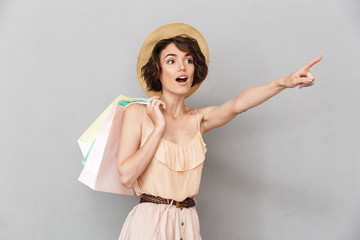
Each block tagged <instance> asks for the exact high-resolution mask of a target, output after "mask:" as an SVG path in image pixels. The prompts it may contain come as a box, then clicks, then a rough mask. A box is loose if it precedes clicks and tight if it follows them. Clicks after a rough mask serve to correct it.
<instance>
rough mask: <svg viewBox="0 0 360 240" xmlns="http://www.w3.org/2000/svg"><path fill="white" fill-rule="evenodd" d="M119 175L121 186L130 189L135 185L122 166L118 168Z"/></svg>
mask: <svg viewBox="0 0 360 240" xmlns="http://www.w3.org/2000/svg"><path fill="white" fill-rule="evenodd" d="M118 173H119V176H120V182H121V185H123V186H124V187H126V188H129V189H130V188H132V187H133V185H134V181H132V180H131V179H130V177H129V175H128V174H126V173H124V171H123V168H122V167H121V166H118Z"/></svg>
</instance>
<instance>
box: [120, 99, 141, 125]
mask: <svg viewBox="0 0 360 240" xmlns="http://www.w3.org/2000/svg"><path fill="white" fill-rule="evenodd" d="M145 113H146V108H145V105H144V104H139V103H131V104H130V105H128V106H127V107H126V108H125V113H124V120H125V119H126V121H127V122H131V124H132V126H134V125H137V126H140V125H142V122H143V119H144V117H145Z"/></svg>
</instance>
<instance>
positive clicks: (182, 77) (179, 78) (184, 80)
mask: <svg viewBox="0 0 360 240" xmlns="http://www.w3.org/2000/svg"><path fill="white" fill-rule="evenodd" d="M176 81H177V82H186V81H187V77H185V76H181V77H178V78H177V79H176Z"/></svg>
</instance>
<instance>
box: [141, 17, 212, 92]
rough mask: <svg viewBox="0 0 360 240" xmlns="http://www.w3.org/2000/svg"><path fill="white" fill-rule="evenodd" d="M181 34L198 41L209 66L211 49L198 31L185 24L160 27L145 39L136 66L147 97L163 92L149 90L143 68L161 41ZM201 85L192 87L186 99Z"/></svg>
mask: <svg viewBox="0 0 360 240" xmlns="http://www.w3.org/2000/svg"><path fill="white" fill-rule="evenodd" d="M181 34H186V35H188V36H190V37H192V38H195V39H196V40H197V41H198V44H199V47H200V50H201V52H202V53H203V54H204V56H205V59H206V65H207V66H209V48H208V45H207V43H206V41H205V38H204V37H203V36H202V35H201V33H200V32H199V31H198V30H196V29H195V28H194V27H192V26H190V25H187V24H184V23H170V24H167V25H164V26H161V27H159V28H158V29H156V30H155V31H153V32H152V33H151V34H150V35H149V36H148V37H147V38H146V39H145V41H144V43H143V45H142V47H141V49H140V52H139V56H138V60H137V65H136V72H137V78H138V80H139V83H140V86H141V88H142V90H143V91H144V92H145V93H146V95H148V96H149V97H153V96H160V94H161V92H156V91H148V90H147V85H146V82H145V81H144V78H143V77H142V76H141V68H142V67H143V66H144V65H145V64H146V63H147V62H148V61H149V59H150V57H151V54H152V51H153V49H154V47H155V45H156V44H157V43H158V42H159V41H160V40H162V39H166V38H171V37H175V36H177V35H181ZM200 85H201V83H199V84H195V85H194V86H192V87H191V89H190V91H189V92H188V94H187V95H186V97H189V96H191V95H192V94H193V93H194V92H195V91H196V90H197V89H198V88H199V87H200Z"/></svg>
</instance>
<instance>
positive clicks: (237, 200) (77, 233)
mask: <svg viewBox="0 0 360 240" xmlns="http://www.w3.org/2000/svg"><path fill="white" fill-rule="evenodd" d="M359 13H360V4H359V1H355V0H353V1H350V0H345V1H335V0H327V1H325V0H321V1H314V0H302V1H285V0H271V1H258V0H255V1H254V0H252V1H222V2H220V1H145V0H144V1H126V2H125V1H120V0H119V1H93V0H78V1H73V0H72V1H70V0H61V1H60V0H58V1H45V0H43V1H40V0H33V1H25V0H24V1H10V0H1V1H0V79H1V87H0V91H1V94H0V102H1V109H0V110H1V111H0V112H1V118H0V121H1V122H0V126H1V129H0V130H1V138H0V141H1V142H0V144H1V167H0V190H1V192H0V239H117V237H118V235H119V233H120V230H121V227H122V224H123V222H124V220H125V218H126V216H127V214H128V212H129V211H130V210H131V209H132V208H133V207H134V205H135V204H137V202H138V198H137V197H129V196H121V195H115V194H108V193H101V192H95V191H93V190H91V189H90V188H88V187H87V186H85V185H83V184H82V183H80V182H78V181H77V178H78V176H79V174H80V172H81V169H82V164H81V160H82V156H81V152H80V149H79V148H78V145H77V142H76V141H77V139H78V137H80V135H81V134H82V133H83V132H84V131H85V130H86V129H87V127H88V126H89V125H90V124H91V123H92V121H93V120H95V118H96V117H97V116H98V115H99V114H100V113H101V112H102V111H103V110H104V108H105V107H106V106H108V104H110V102H112V101H113V100H114V99H115V98H116V97H117V96H118V95H119V94H123V95H127V96H137V97H145V94H144V93H143V92H142V90H141V89H140V87H139V85H138V82H137V79H136V72H135V67H136V59H137V55H138V52H139V50H140V47H141V45H142V43H143V41H144V39H145V38H146V37H147V36H148V35H149V34H150V33H151V32H152V31H153V30H155V29H156V28H157V27H159V26H162V25H164V24H167V23H172V22H184V23H187V24H190V25H192V26H194V27H196V28H197V29H198V30H199V31H200V32H201V33H202V34H203V35H204V37H205V38H206V40H207V42H208V45H209V48H210V69H209V75H208V77H207V79H206V81H205V82H204V84H203V85H202V86H201V87H200V88H199V90H198V91H197V92H196V93H195V94H194V95H193V96H191V97H190V98H189V99H187V100H186V103H187V104H188V105H190V106H192V107H197V108H199V107H205V106H209V105H220V104H222V103H224V102H225V101H227V100H229V99H231V98H233V97H236V96H237V95H238V94H239V93H240V92H241V91H243V90H245V89H247V88H249V87H252V86H256V85H260V84H264V83H266V82H269V81H271V80H274V79H277V78H279V77H282V76H286V75H289V74H291V73H292V72H294V71H295V70H297V69H298V68H299V67H301V66H302V65H303V64H305V63H306V62H307V61H309V60H311V59H313V58H315V57H317V56H319V55H322V56H323V60H322V61H321V62H320V63H318V64H317V65H316V66H315V67H314V68H313V69H312V72H313V73H314V75H315V77H316V84H315V85H314V86H313V87H310V88H303V89H300V90H299V89H298V88H293V89H286V90H284V91H283V92H281V93H280V94H279V95H277V96H275V97H273V98H272V99H270V100H269V101H268V102H265V103H263V104H262V105H259V106H258V107H256V108H253V109H251V110H249V111H247V112H246V113H244V114H240V115H239V116H238V117H237V118H235V119H234V120H233V121H232V122H230V123H229V124H227V125H226V126H223V127H221V128H217V129H215V130H213V131H210V132H208V133H207V134H205V136H204V139H205V142H206V143H207V147H208V152H207V155H206V162H205V167H204V171H203V179H202V182H201V187H200V192H199V194H198V195H197V198H196V199H197V202H198V204H199V205H198V206H197V209H198V214H199V218H200V225H201V234H202V237H203V239H209V240H211V239H214V240H215V239H251V240H253V239H255V240H256V239H266V240H268V239H269V240H285V239H286V240H288V239H292V240H293V239H294V240H300V239H306V240H308V239H318V240H320V239H321V240H322V239H324V240H325V239H326V240H329V239H339V240H344V239H360V230H359V229H360V192H359V190H360V189H359V185H360V171H359V170H360V162H359V160H360V153H359V136H360V127H359V115H360V114H359V107H358V105H359V87H360V79H359V74H358V69H359V63H360V62H359V57H360V47H359V42H360V14H359Z"/></svg>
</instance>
